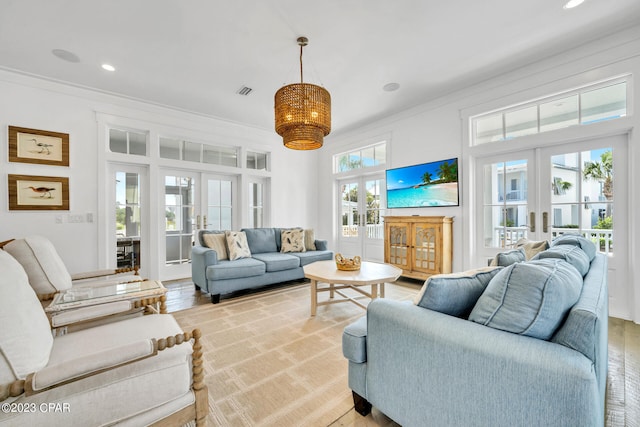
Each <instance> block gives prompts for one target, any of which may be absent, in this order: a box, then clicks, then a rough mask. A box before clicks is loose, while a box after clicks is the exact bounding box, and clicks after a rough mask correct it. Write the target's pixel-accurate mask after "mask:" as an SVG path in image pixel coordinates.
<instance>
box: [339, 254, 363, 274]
mask: <svg viewBox="0 0 640 427" xmlns="http://www.w3.org/2000/svg"><path fill="white" fill-rule="evenodd" d="M336 267H338V270H342V271H356V270H360V257H359V256H355V257H353V258H345V257H343V256H342V254H336Z"/></svg>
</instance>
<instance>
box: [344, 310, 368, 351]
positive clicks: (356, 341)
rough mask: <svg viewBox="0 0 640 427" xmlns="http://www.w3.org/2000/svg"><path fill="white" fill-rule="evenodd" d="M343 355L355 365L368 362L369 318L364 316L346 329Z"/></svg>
mask: <svg viewBox="0 0 640 427" xmlns="http://www.w3.org/2000/svg"><path fill="white" fill-rule="evenodd" d="M342 355H343V356H344V357H346V358H347V359H349V360H350V361H352V362H355V363H364V362H366V361H367V316H366V315H365V316H362V317H361V318H359V319H358V320H356V321H355V322H353V323H351V324H350V325H348V326H347V327H345V328H344V331H343V332H342Z"/></svg>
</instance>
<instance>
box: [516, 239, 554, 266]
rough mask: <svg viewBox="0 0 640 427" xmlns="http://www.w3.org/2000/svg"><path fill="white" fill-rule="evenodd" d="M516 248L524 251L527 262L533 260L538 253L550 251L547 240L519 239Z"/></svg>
mask: <svg viewBox="0 0 640 427" xmlns="http://www.w3.org/2000/svg"><path fill="white" fill-rule="evenodd" d="M515 247H516V248H522V249H524V255H525V258H526V260H527V261H529V260H530V259H531V258H533V257H534V256H535V255H536V254H537V253H538V252H542V251H544V250H547V249H549V242H547V241H546V240H540V241H536V240H529V239H527V238H526V237H523V238H521V239H518V241H517V242H516V246H515Z"/></svg>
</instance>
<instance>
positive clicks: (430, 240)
mask: <svg viewBox="0 0 640 427" xmlns="http://www.w3.org/2000/svg"><path fill="white" fill-rule="evenodd" d="M452 258H453V218H452V217H445V216H387V217H385V218H384V262H386V263H387V264H391V265H395V266H396V267H398V268H401V269H402V275H403V276H405V277H410V278H413V279H421V280H424V279H426V278H428V277H429V276H432V275H434V274H440V273H451V264H452Z"/></svg>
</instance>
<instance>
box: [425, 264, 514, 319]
mask: <svg viewBox="0 0 640 427" xmlns="http://www.w3.org/2000/svg"><path fill="white" fill-rule="evenodd" d="M501 269H502V267H485V268H479V269H476V270H469V271H464V272H462V273H450V274H436V275H434V276H431V277H429V278H428V279H427V280H426V281H425V282H424V285H423V286H422V289H421V290H420V292H419V293H418V294H417V295H416V296H415V298H414V300H413V302H414V304H416V305H418V306H420V307H423V308H428V309H429V310H434V311H439V312H440V313H445V314H449V315H451V316H456V317H462V316H468V315H469V313H470V312H471V309H472V308H473V306H474V305H475V304H476V302H477V301H478V298H480V295H482V292H484V290H485V288H486V287H487V285H488V284H489V282H490V281H491V279H493V277H494V276H495V275H496V274H498V272H499V271H500V270H501Z"/></svg>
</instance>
